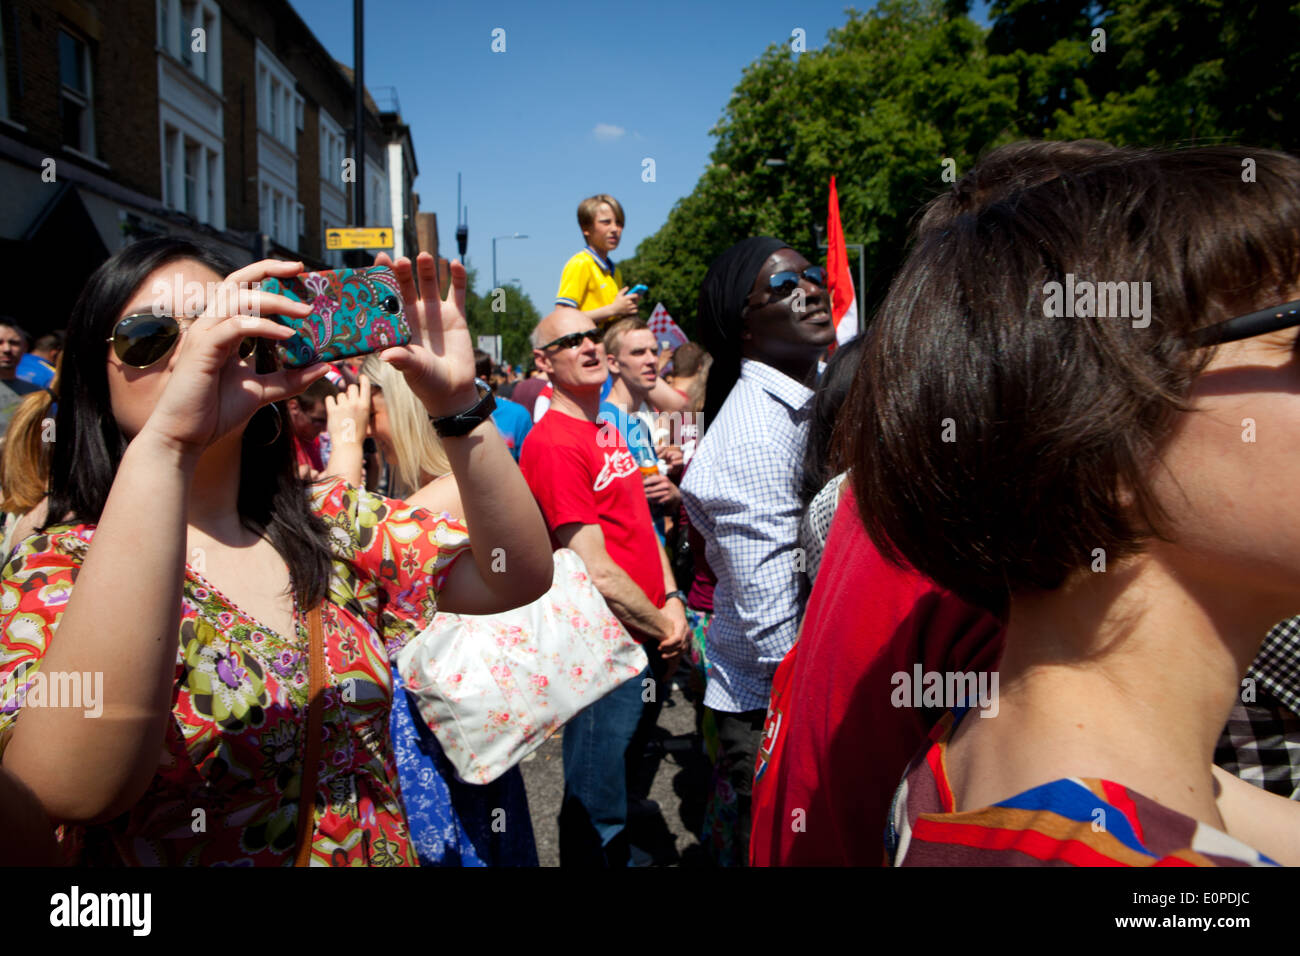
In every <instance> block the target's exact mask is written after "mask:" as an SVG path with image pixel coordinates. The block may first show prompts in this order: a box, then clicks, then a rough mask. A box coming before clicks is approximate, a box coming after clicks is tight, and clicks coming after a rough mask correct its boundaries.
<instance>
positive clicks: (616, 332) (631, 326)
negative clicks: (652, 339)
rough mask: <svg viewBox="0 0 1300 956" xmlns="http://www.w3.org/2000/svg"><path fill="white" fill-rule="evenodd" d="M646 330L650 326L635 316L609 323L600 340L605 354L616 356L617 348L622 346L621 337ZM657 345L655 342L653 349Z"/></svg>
mask: <svg viewBox="0 0 1300 956" xmlns="http://www.w3.org/2000/svg"><path fill="white" fill-rule="evenodd" d="M648 328H650V326H648V325H646V324H645V320H644V319H640V318H637V317H636V316H629V317H628V318H626V319H619V320H618V321H617V322H614V323H611V324H610V325H609V326H608V327H607V328H606V329H605V337H604V338H603V339H601V341H602V342H603V343H604V344H605V354H606V355H618V349H619V346H620V345H622V344H623V336H625V335H627V334H628V333H629V332H639V331H641V330H642V329H648ZM658 345H659V343H658V342H656V343H655V347H656V348H657V347H658Z"/></svg>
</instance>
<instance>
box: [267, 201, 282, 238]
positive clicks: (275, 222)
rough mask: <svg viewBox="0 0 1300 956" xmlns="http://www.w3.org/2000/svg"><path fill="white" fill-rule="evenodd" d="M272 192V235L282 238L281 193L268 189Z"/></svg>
mask: <svg viewBox="0 0 1300 956" xmlns="http://www.w3.org/2000/svg"><path fill="white" fill-rule="evenodd" d="M268 191H269V192H270V194H271V235H272V236H274V237H275V238H276V239H279V238H280V194H279V193H277V192H275V191H274V190H268Z"/></svg>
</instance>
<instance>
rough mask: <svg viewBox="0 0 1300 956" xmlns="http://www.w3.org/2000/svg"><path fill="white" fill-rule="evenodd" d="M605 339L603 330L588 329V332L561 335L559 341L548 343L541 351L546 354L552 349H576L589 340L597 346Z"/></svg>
mask: <svg viewBox="0 0 1300 956" xmlns="http://www.w3.org/2000/svg"><path fill="white" fill-rule="evenodd" d="M604 337H605V332H604V330H603V329H588V330H587V331H586V332H570V333H569V334H568V335H561V336H560V337H559V338H558V339H555V340H554V341H551V342H547V343H546V344H545V345H543V346H542V347H541V349H540V351H542V352H545V351H546V350H547V349H551V348H562V349H576V348H577V347H578V346H579V345H581V344H582V340H583V339H588V340H590V341H591V342H594V343H595V344H596V345H599V344H600V340H601V339H603V338H604Z"/></svg>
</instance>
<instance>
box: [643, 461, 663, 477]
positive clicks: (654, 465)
mask: <svg viewBox="0 0 1300 956" xmlns="http://www.w3.org/2000/svg"><path fill="white" fill-rule="evenodd" d="M657 474H659V462H657V461H654V462H646V463H645V464H643V465H642V466H641V477H643V478H649V477H650V476H651V475H657Z"/></svg>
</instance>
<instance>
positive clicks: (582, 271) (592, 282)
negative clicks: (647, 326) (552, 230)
mask: <svg viewBox="0 0 1300 956" xmlns="http://www.w3.org/2000/svg"><path fill="white" fill-rule="evenodd" d="M578 226H579V228H581V229H582V235H583V237H584V238H585V239H586V240H587V246H586V248H585V249H582V250H581V251H580V252H577V253H575V254H574V256H573V257H572V258H571V259H569V261H568V262H566V263H565V264H564V273H563V274H562V275H561V276H560V290H559V291H558V292H557V293H555V304H556V305H557V306H566V305H567V306H569V307H570V308H573V309H577V310H579V311H580V312H582V313H583V314H584V315H586V316H587V318H589V319H591V321H593V322H594V323H596V325H597V327H600V326H604V325H607V324H609V323H610V322H612V321H614V320H615V319H621V318H625V317H627V316H633V315H636V314H637V313H636V307H637V298H638V297H637V296H635V295H628V294H627V286H625V285H623V276H622V274H621V273H620V272H619V269H618V266H616V265H614V263H613V262H612V261H611V260H610V258H609V255H610V253H611V252H612V251H613V250H615V249H617V248H618V240H619V237H620V236H622V234H623V207H622V205H620V204H619V201H618V200H617V199H615V198H614V197H613V196H610V195H607V194H605V193H601V194H600V195H597V196H589V197H588V198H586V199H584V200H583V201H582V202H580V203H578Z"/></svg>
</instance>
